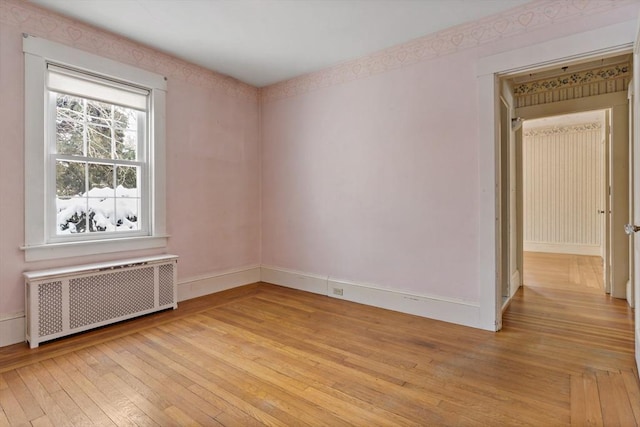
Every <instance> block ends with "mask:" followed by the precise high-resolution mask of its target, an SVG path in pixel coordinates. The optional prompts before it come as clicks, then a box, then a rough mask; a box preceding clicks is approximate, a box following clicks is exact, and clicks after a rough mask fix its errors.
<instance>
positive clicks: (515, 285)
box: [509, 270, 522, 299]
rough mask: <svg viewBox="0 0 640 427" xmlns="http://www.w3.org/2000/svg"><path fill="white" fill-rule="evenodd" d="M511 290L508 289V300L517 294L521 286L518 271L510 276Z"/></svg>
mask: <svg viewBox="0 0 640 427" xmlns="http://www.w3.org/2000/svg"><path fill="white" fill-rule="evenodd" d="M510 285H511V288H510V289H509V299H511V298H513V296H514V295H515V294H516V292H518V289H520V286H522V281H521V278H520V270H516V271H514V272H513V274H512V275H511V283H510Z"/></svg>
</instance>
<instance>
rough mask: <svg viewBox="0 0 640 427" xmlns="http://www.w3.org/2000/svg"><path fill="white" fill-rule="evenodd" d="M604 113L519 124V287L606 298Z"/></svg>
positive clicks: (572, 115)
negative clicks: (544, 288)
mask: <svg viewBox="0 0 640 427" xmlns="http://www.w3.org/2000/svg"><path fill="white" fill-rule="evenodd" d="M609 115H610V112H609V111H608V110H596V111H588V112H582V113H574V114H566V115H559V116H551V117H543V118H539V119H533V120H526V121H524V123H523V125H522V193H523V197H522V198H523V204H522V208H523V227H522V228H523V236H522V237H523V284H524V285H525V286H531V287H550V288H553V289H561V290H566V291H573V292H579V293H583V292H586V293H595V294H604V293H605V292H606V287H605V283H607V280H606V279H605V276H606V274H607V273H608V272H609V269H607V268H605V262H604V260H605V259H606V258H608V256H607V255H608V254H607V251H608V250H609V248H610V246H609V245H607V235H608V233H607V229H606V227H607V221H606V215H608V212H609V209H608V208H607V204H608V203H607V193H606V188H608V182H609V179H608V176H607V170H608V168H607V158H608V156H607V153H608V140H607V136H608V128H609V126H608V120H609ZM609 282H610V281H609Z"/></svg>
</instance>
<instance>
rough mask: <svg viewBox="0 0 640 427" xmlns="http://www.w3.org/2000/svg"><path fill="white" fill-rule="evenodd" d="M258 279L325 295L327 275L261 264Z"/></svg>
mask: <svg viewBox="0 0 640 427" xmlns="http://www.w3.org/2000/svg"><path fill="white" fill-rule="evenodd" d="M260 280H261V281H262V282H267V283H273V284H274V285H280V286H286V287H288V288H292V289H298V290H299V291H306V292H312V293H314V294H320V295H326V294H327V281H328V280H329V277H328V276H320V275H317V274H311V273H303V272H301V271H295V270H287V269H285V268H280V267H272V266H266V265H263V266H262V267H261V268H260Z"/></svg>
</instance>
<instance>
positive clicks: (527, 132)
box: [499, 54, 632, 309]
mask: <svg viewBox="0 0 640 427" xmlns="http://www.w3.org/2000/svg"><path fill="white" fill-rule="evenodd" d="M631 67H632V61H631V57H630V55H628V54H624V55H616V56H608V57H601V58H590V59H589V60H588V61H582V62H567V63H561V64H557V65H555V66H553V67H552V68H549V67H547V68H544V69H539V70H527V71H524V72H522V71H521V72H519V73H518V74H512V75H507V76H502V77H501V79H500V83H501V84H500V88H501V93H500V100H501V103H500V118H501V120H500V124H501V126H500V163H501V167H500V170H501V174H500V184H501V185H500V187H501V190H500V194H501V195H500V223H501V233H500V234H501V239H500V247H501V249H500V254H499V257H500V258H501V262H500V266H501V271H500V273H501V274H500V276H501V278H500V280H501V285H502V297H503V309H504V308H505V307H506V305H507V304H508V301H509V299H510V298H511V297H512V296H513V295H514V294H515V292H516V291H517V289H518V288H519V287H520V286H522V285H523V284H524V285H525V286H526V285H527V284H531V285H538V286H540V285H546V286H556V287H564V288H567V289H569V288H575V289H578V288H581V287H582V288H584V289H585V290H588V291H597V292H601V293H605V292H606V293H610V294H611V295H612V296H614V297H617V298H625V297H626V294H627V288H628V285H629V278H630V277H631V276H630V269H631V268H632V263H631V262H630V257H629V254H630V251H629V239H628V237H627V236H626V234H625V233H624V224H625V223H627V222H629V219H630V205H629V198H630V196H629V191H630V185H629V176H630V175H629V170H630V169H629V158H630V157H629V150H630V144H629V100H628V93H627V89H628V87H629V82H630V80H631V75H632V71H631ZM509 125H511V126H509ZM525 186H526V188H525ZM543 254H546V255H543ZM549 254H556V255H555V256H554V255H549ZM527 261H529V262H528V263H527ZM527 264H528V266H529V267H530V268H529V269H526V267H527ZM536 271H537V272H538V273H537V274H534V275H531V274H528V273H535V272H536ZM552 273H557V274H555V275H553V274H552Z"/></svg>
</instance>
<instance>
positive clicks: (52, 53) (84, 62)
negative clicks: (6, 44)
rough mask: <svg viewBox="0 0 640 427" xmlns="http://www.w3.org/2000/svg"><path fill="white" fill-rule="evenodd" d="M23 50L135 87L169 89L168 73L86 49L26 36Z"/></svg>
mask: <svg viewBox="0 0 640 427" xmlns="http://www.w3.org/2000/svg"><path fill="white" fill-rule="evenodd" d="M22 46H23V48H22V49H23V51H25V52H28V53H30V54H32V55H36V56H40V57H42V58H46V59H50V60H53V61H55V62H57V63H58V64H62V65H67V66H70V67H72V68H76V69H77V68H80V69H82V70H84V71H89V72H92V71H93V72H95V71H96V69H97V70H100V73H101V74H107V75H110V76H114V77H117V78H118V79H119V80H122V81H125V82H128V83H131V84H132V85H134V86H140V85H143V86H146V87H149V88H152V89H160V90H163V91H166V90H167V82H166V80H165V78H164V76H161V75H160V74H156V73H152V72H151V71H146V70H143V69H140V68H137V67H134V66H131V65H128V64H123V63H121V62H117V61H114V60H112V59H108V58H104V57H102V56H98V55H94V54H92V53H89V52H86V51H84V50H80V49H75V48H72V47H70V46H67V45H64V44H60V43H56V42H52V41H49V40H46V39H41V38H39V37H34V36H31V35H28V34H27V35H25V38H24V40H23V45H22Z"/></svg>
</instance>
